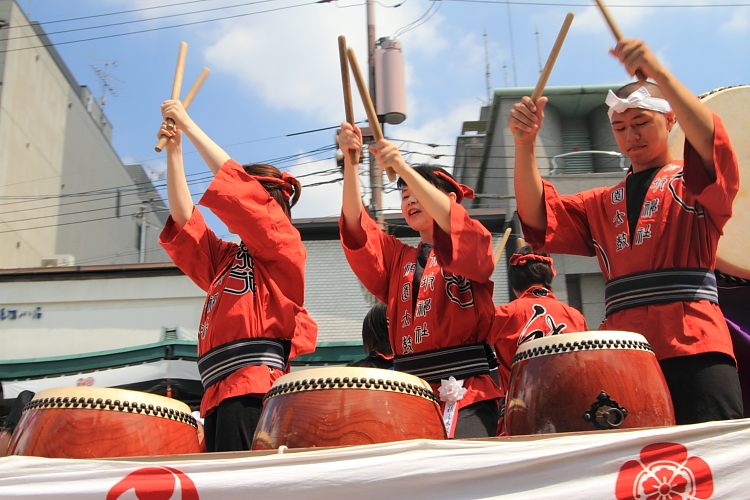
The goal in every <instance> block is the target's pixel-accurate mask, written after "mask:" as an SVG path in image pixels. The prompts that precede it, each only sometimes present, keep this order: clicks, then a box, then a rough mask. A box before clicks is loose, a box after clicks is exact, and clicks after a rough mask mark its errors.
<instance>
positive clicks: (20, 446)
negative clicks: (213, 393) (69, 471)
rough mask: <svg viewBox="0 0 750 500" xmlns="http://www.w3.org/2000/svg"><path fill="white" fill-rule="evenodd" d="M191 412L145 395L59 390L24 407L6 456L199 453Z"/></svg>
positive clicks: (43, 393) (181, 405)
mask: <svg viewBox="0 0 750 500" xmlns="http://www.w3.org/2000/svg"><path fill="white" fill-rule="evenodd" d="M199 451H200V448H199V445H198V432H197V424H196V422H195V419H194V418H193V416H192V415H191V414H190V408H189V407H188V406H187V405H186V404H184V403H182V402H180V401H177V400H174V399H170V398H165V397H162V396H157V395H155V394H148V393H144V392H136V391H125V390H121V389H108V388H100V387H61V388H56V389H48V390H45V391H41V392H38V393H37V394H36V395H35V396H34V399H32V400H31V401H30V402H29V404H28V405H26V407H25V408H24V411H23V416H22V417H21V420H20V421H19V422H18V426H17V427H16V430H15V432H14V433H13V437H12V439H11V442H10V444H9V446H8V455H33V456H39V457H48V458H111V457H136V456H154V455H176V454H182V453H198V452H199Z"/></svg>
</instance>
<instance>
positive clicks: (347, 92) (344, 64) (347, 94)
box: [339, 35, 359, 165]
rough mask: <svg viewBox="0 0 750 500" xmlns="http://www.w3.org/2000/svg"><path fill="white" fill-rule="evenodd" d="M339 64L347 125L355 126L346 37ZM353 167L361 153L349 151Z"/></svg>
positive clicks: (342, 43)
mask: <svg viewBox="0 0 750 500" xmlns="http://www.w3.org/2000/svg"><path fill="white" fill-rule="evenodd" d="M339 62H340V63H341V88H342V89H343V90H344V112H345V113H346V121H347V123H351V124H352V125H354V105H353V104H352V87H351V83H350V82H349V61H348V60H347V58H346V37H345V36H344V35H339ZM349 158H350V159H351V162H352V165H357V164H358V163H359V151H349Z"/></svg>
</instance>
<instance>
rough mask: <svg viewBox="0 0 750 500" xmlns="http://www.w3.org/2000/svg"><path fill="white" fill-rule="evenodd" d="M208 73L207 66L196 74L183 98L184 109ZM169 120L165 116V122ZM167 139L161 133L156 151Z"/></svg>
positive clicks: (159, 150) (161, 147)
mask: <svg viewBox="0 0 750 500" xmlns="http://www.w3.org/2000/svg"><path fill="white" fill-rule="evenodd" d="M209 73H211V71H210V70H209V69H208V68H203V71H201V74H200V75H198V79H197V80H195V83H194V84H193V86H192V87H190V91H189V92H188V94H187V95H186V96H185V100H184V101H182V105H183V107H184V108H185V109H188V107H189V106H190V103H191V102H193V98H194V97H195V94H197V93H198V91H199V90H200V88H201V86H202V85H203V82H205V81H206V78H208V75H209ZM170 121H171V120H170V119H169V118H167V123H169V122H170ZM168 140H169V137H167V136H166V135H163V136H161V137H160V138H159V142H157V143H156V147H154V149H155V150H156V152H157V153H161V150H162V149H164V146H165V145H166V144H167V141H168Z"/></svg>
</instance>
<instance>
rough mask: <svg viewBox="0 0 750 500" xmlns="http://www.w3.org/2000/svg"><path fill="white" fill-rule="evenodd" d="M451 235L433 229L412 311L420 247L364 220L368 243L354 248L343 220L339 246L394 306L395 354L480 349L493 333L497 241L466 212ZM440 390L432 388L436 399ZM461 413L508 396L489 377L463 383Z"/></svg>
mask: <svg viewBox="0 0 750 500" xmlns="http://www.w3.org/2000/svg"><path fill="white" fill-rule="evenodd" d="M450 217H451V234H446V233H445V232H443V231H442V230H441V229H440V227H439V226H438V225H437V224H434V247H433V249H432V251H431V252H430V256H429V257H428V259H427V265H426V266H425V268H424V273H423V274H422V280H421V283H420V285H421V286H420V287H419V289H418V290H417V294H418V295H417V302H416V307H414V306H413V304H414V301H413V297H412V293H414V290H412V284H413V283H412V281H413V279H414V272H415V270H416V266H417V255H418V252H419V250H418V248H417V247H413V246H410V245H407V244H405V243H403V242H401V241H400V240H399V239H398V238H396V237H395V236H391V235H389V234H386V233H384V232H383V231H381V230H380V229H379V228H378V226H377V225H376V224H375V221H373V220H372V219H371V218H370V217H369V216H368V215H367V214H366V213H364V210H363V213H362V215H361V217H360V224H361V225H362V228H363V230H364V231H365V234H366V235H367V240H366V242H365V244H364V245H363V246H362V247H355V243H354V242H353V240H352V237H351V235H350V233H349V232H348V231H347V230H346V225H345V223H344V218H343V216H342V217H341V219H340V220H339V228H340V231H341V243H342V245H343V247H344V254H345V255H346V258H347V260H348V261H349V265H350V266H351V268H352V270H353V271H354V273H355V274H356V275H357V277H358V278H359V279H360V281H361V282H362V284H364V286H365V287H366V288H367V289H368V290H369V291H370V292H371V293H372V294H373V295H375V296H376V297H377V298H378V299H380V300H381V301H383V302H384V303H385V304H387V306H388V311H387V316H388V331H389V335H390V339H391V346H392V347H393V352H394V354H397V355H400V354H409V353H417V352H423V351H429V350H433V349H440V348H445V347H453V346H457V345H462V344H473V343H476V342H482V341H484V340H485V339H486V338H487V334H488V333H489V331H490V327H491V326H492V318H493V313H494V305H493V303H492V290H493V284H492V281H490V279H489V277H490V275H491V274H492V270H493V268H494V265H493V260H492V236H491V235H490V233H489V232H488V231H487V230H486V229H485V228H484V227H483V226H482V225H481V224H480V223H479V222H477V221H475V220H473V219H471V218H470V217H469V215H468V214H467V213H466V210H465V209H464V208H463V207H462V206H461V205H459V204H457V203H452V204H451V214H450ZM438 387H440V384H432V388H433V390H434V391H435V393H436V394H437V389H438ZM464 387H465V388H466V389H467V392H466V394H465V395H464V397H463V399H461V400H460V401H459V402H458V408H459V409H460V408H463V407H465V406H468V405H470V404H472V403H476V402H479V401H484V400H488V399H496V398H500V397H502V396H503V393H502V391H500V389H499V387H498V386H497V384H495V383H494V381H493V380H492V378H491V377H490V376H489V375H482V376H479V377H469V378H467V379H465V380H464Z"/></svg>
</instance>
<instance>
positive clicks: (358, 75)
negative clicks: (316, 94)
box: [346, 47, 396, 181]
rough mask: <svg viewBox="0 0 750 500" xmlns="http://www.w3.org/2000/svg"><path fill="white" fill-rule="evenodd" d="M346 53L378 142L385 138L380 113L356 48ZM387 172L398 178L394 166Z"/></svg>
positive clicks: (374, 136)
mask: <svg viewBox="0 0 750 500" xmlns="http://www.w3.org/2000/svg"><path fill="white" fill-rule="evenodd" d="M346 53H347V55H348V56H349V67H350V68H351V70H352V74H353V75H354V81H355V82H356V83H357V89H358V90H359V97H360V98H361V99H362V104H363V105H364V107H365V112H366V113H367V121H368V122H370V128H371V129H372V136H373V138H374V139H375V142H377V141H379V140H380V139H382V138H383V131H382V130H381V129H380V122H379V121H378V114H377V113H376V112H375V106H373V105H372V99H370V94H369V93H368V92H367V85H365V79H364V78H363V77H362V72H361V71H360V70H359V63H357V56H356V54H355V53H354V49H352V48H351V47H349V48H348V49H347V51H346ZM385 173H386V174H388V179H390V180H391V181H395V180H396V172H395V171H394V170H393V169H392V168H388V169H386V171H385Z"/></svg>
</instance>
